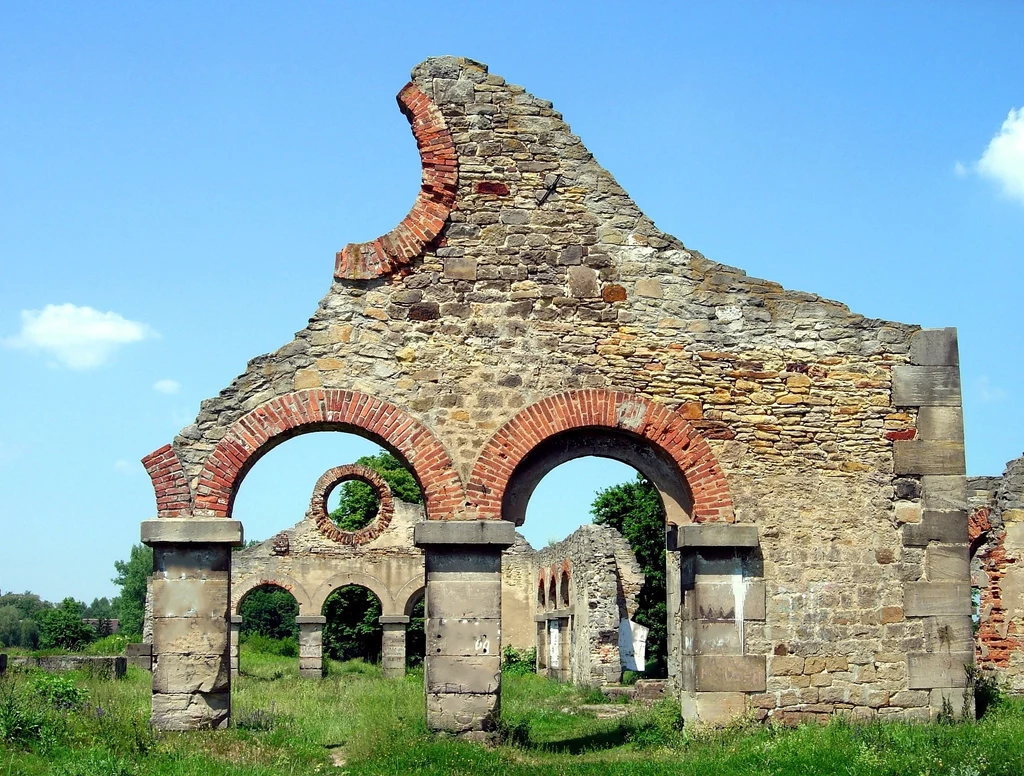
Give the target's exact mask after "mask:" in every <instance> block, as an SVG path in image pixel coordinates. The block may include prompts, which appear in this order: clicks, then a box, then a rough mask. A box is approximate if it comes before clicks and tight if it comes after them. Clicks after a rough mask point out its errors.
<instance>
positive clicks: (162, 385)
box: [153, 378, 181, 396]
mask: <svg viewBox="0 0 1024 776" xmlns="http://www.w3.org/2000/svg"><path fill="white" fill-rule="evenodd" d="M153 390H154V391H156V392H157V393H165V394H167V395H168V396H170V395H172V394H175V393H178V392H180V391H181V383H179V382H178V381H177V380H169V379H166V378H165V379H163V380H157V381H156V382H155V383H153Z"/></svg>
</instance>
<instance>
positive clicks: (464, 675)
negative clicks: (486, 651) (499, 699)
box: [426, 654, 501, 694]
mask: <svg viewBox="0 0 1024 776" xmlns="http://www.w3.org/2000/svg"><path fill="white" fill-rule="evenodd" d="M426 682H427V692H428V693H443V694H449V693H496V692H497V691H498V688H499V687H501V660H500V658H499V657H498V655H485V656H481V657H465V656H457V657H454V656H449V655H434V654H431V655H429V656H428V657H427V660H426Z"/></svg>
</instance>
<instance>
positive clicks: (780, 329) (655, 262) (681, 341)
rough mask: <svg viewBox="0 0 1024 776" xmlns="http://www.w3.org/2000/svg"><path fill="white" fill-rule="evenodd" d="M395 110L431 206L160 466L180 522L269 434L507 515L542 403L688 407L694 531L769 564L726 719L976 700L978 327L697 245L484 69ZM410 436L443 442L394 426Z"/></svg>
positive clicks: (436, 80) (933, 708) (458, 73)
mask: <svg viewBox="0 0 1024 776" xmlns="http://www.w3.org/2000/svg"><path fill="white" fill-rule="evenodd" d="M399 100H400V103H401V105H402V107H403V111H404V112H405V113H406V114H407V116H408V117H409V118H410V121H411V123H412V125H413V130H414V134H415V135H416V137H417V142H418V143H419V145H420V149H421V154H422V155H423V159H424V182H423V186H422V188H421V191H420V196H419V198H418V200H417V204H416V206H414V208H413V211H412V212H411V213H410V215H409V216H408V217H407V218H406V219H405V220H404V221H403V222H402V223H401V224H400V225H399V226H398V227H396V229H395V230H394V231H392V232H391V233H389V234H388V235H384V236H382V237H381V238H379V239H377V240H375V241H371V242H369V243H364V244H361V245H350V246H348V247H347V248H346V249H345V250H344V251H342V252H341V253H340V254H339V256H338V260H337V266H336V270H335V281H334V283H333V285H332V286H331V289H330V291H329V292H328V294H327V295H326V296H325V297H324V298H323V300H322V301H321V303H320V306H319V307H318V309H317V310H316V312H315V314H314V315H313V317H312V318H311V319H310V321H309V325H308V326H307V327H306V328H305V329H303V330H302V331H300V332H299V333H298V334H297V335H296V337H295V339H294V340H293V341H292V342H290V343H289V344H287V345H285V346H284V347H283V348H281V349H280V350H278V351H277V352H275V353H272V354H269V355H266V356H261V357H259V358H256V359H254V360H253V361H251V362H250V363H249V365H248V366H247V368H246V370H245V371H244V372H243V374H241V375H240V376H239V377H238V378H236V379H235V380H234V381H233V382H232V383H231V385H230V386H228V387H227V388H226V389H225V390H223V391H222V392H221V393H220V395H218V396H217V397H215V398H212V399H209V400H207V401H205V402H203V404H202V405H201V410H200V412H199V415H198V417H197V418H196V421H195V423H193V424H192V425H189V426H187V427H186V428H185V429H183V431H182V432H181V433H180V434H179V436H178V437H177V438H176V439H175V440H174V444H173V447H166V448H162V449H161V450H159V451H157V452H156V453H154V454H153V455H152V456H150V457H149V458H147V459H146V463H147V468H148V469H149V470H150V472H151V474H152V475H153V477H154V482H156V483H157V487H158V505H159V507H160V515H161V516H162V517H172V516H174V515H192V516H195V517H203V516H228V515H229V514H230V506H231V504H230V501H231V495H230V489H231V487H233V484H234V483H235V482H237V480H238V478H239V477H241V476H243V475H244V472H245V470H246V469H247V467H248V465H250V456H251V455H257V456H258V454H260V452H259V451H262V450H264V449H266V448H265V442H266V440H267V439H268V438H273V437H275V435H283V436H285V437H286V436H287V435H288V434H291V433H298V432H296V431H293V430H291V429H298V428H299V426H300V425H302V424H306V425H305V426H304V427H303V428H304V429H305V430H312V429H313V428H314V426H315V425H316V423H320V422H322V420H323V419H325V418H326V417H327V416H328V415H330V414H331V413H334V414H335V415H336V416H337V417H344V418H348V419H354V420H353V421H346V422H354V423H355V424H356V425H363V426H364V427H366V428H372V429H373V430H374V432H375V433H378V434H379V435H380V436H382V437H384V438H385V440H389V443H391V445H392V447H394V448H395V449H396V450H397V451H398V452H399V453H401V454H402V455H403V456H404V457H406V458H407V459H408V460H410V461H411V462H412V463H413V464H414V466H416V467H417V473H418V476H420V478H421V482H422V484H423V485H424V488H425V490H426V491H427V501H428V512H429V515H428V516H429V517H430V518H432V519H438V518H439V519H445V518H458V519H473V518H479V517H495V516H497V509H498V506H496V505H495V501H494V498H493V497H492V496H489V495H488V494H489V493H498V494H500V493H502V492H503V488H504V482H503V480H502V479H501V477H502V476H503V475H501V474H500V473H496V472H498V471H499V469H500V467H501V463H500V456H494V457H490V456H493V455H494V454H493V453H492V452H489V451H491V450H492V448H493V447H494V445H495V444H496V440H495V438H493V437H494V435H495V433H496V432H498V431H499V430H500V429H502V427H503V426H505V424H507V423H510V422H511V421H513V418H516V416H517V415H519V413H521V411H523V410H524V408H528V410H527V413H528V414H529V413H532V414H530V418H531V420H529V422H530V423H533V424H534V428H536V429H537V434H538V436H537V438H536V440H539V439H542V438H543V437H544V436H545V435H546V434H548V433H553V430H557V429H558V428H560V427H564V426H560V424H561V423H563V422H564V421H565V419H566V418H569V417H576V413H577V412H578V413H579V415H586V414H587V413H588V412H592V413H596V415H601V413H603V412H604V410H603V409H601V408H602V407H606V406H617V407H619V409H620V411H621V410H622V408H623V407H627V406H633V405H635V406H636V407H638V408H639V412H640V415H638V416H637V423H638V425H637V426H633V425H631V424H632V422H633V421H632V420H630V417H631V416H629V417H626V416H620V418H619V420H620V426H621V427H624V428H627V429H629V430H633V429H634V428H635V429H636V433H637V434H640V435H642V436H643V435H646V438H650V439H653V438H655V436H656V432H657V429H654V428H652V427H650V426H644V423H645V422H646V421H644V420H640V416H643V417H645V418H648V417H655V414H652V413H655V410H656V409H657V408H666V409H668V410H671V411H672V412H674V413H675V414H674V416H673V418H674V419H676V420H678V419H682V420H683V421H684V422H685V423H686V424H688V426H689V427H690V428H691V429H692V430H693V431H695V432H696V433H697V434H699V435H701V436H702V437H703V439H705V440H707V444H708V445H709V447H708V448H707V449H708V453H707V454H703V453H702V455H703V456H704V457H703V458H701V462H700V463H695V464H694V466H693V468H692V469H690V470H688V471H686V475H687V478H688V479H689V480H690V486H691V487H692V488H693V491H694V494H693V495H694V504H693V506H692V508H691V509H690V512H692V514H690V515H682V514H674V515H671V516H670V521H671V522H679V523H685V522H687V521H688V520H690V519H691V518H692V519H695V520H697V521H716V520H719V521H726V522H731V521H733V520H735V521H736V522H737V523H738V524H742V525H749V526H756V529H757V532H758V535H759V552H760V553H761V556H762V558H763V572H764V579H765V582H766V591H767V592H766V614H765V619H764V621H763V622H754V621H752V622H748V623H746V624H745V625H744V628H745V636H744V639H743V642H744V644H745V649H746V652H747V654H749V655H751V656H760V657H759V659H760V660H761V661H763V663H764V674H763V677H764V679H766V682H760V684H762V685H763V686H762V687H758V682H754V683H753V684H751V685H749V686H746V685H745V686H739V685H736V684H729V683H728V682H725V683H724V684H722V685H721V686H716V685H714V683H712V684H709V685H707V686H705V687H704V691H706V692H705V699H706V700H707V702H708V703H709V704H710V706H709V714H713V711H712V707H714V706H715V704H719V706H718V708H727V709H728V710H730V711H734V710H737V709H742V708H750V707H756V708H759V709H762V710H763V711H765V712H766V713H770V714H776V713H783V712H787V713H793V714H808V715H811V716H816V715H817V716H820V715H827V714H829V713H831V712H834V711H837V710H841V711H846V712H849V713H853V714H857V715H861V716H876V715H879V716H895V717H903V718H914V719H918V718H927V717H928V716H930V715H934V714H935V713H936V712H937V710H938V709H939V708H940V707H941V701H942V699H943V698H944V697H948V696H954V697H953V705H954V707H958V705H959V701H958V699H957V697H956V696H958V694H960V693H962V687H960V685H962V679H961V678H957V676H955V674H957V673H958V672H960V673H962V669H960V668H958V667H957V665H956V663H957V662H958V661H960V660H961V658H963V656H965V655H969V654H970V653H971V651H972V650H971V644H970V640H969V636H970V634H969V627H968V628H967V629H966V632H965V628H964V624H963V623H964V618H965V617H968V616H969V611H964V606H963V601H964V600H967V595H966V594H965V593H964V591H965V589H966V588H965V585H966V584H967V583H966V581H965V580H961V579H959V578H957V577H956V576H951V575H953V574H954V571H950V570H948V569H947V568H940V566H939V563H938V560H937V559H938V558H939V557H940V555H941V554H942V552H944V551H946V550H948V549H949V547H953V548H954V550H955V547H956V545H961V544H963V543H964V542H965V539H966V536H965V535H964V536H961V535H960V534H961V533H964V534H965V533H966V531H965V523H966V520H965V519H963V515H962V512H963V510H964V508H965V504H964V503H963V487H964V480H963V438H962V418H961V416H960V414H959V407H960V395H959V368H958V362H957V360H956V341H955V334H954V333H953V332H951V331H939V332H919V330H918V327H916V326H910V325H905V324H901V323H894V322H889V321H882V320H873V319H868V318H864V317H863V316H860V315H856V314H854V313H852V312H850V310H849V309H848V308H847V307H845V306H843V305H842V304H839V303H836V302H831V301H828V300H825V299H822V298H820V297H817V296H815V295H813V294H808V293H800V292H794V291H788V290H786V289H783V288H782V287H781V286H779V285H778V284H776V283H773V282H770V281H765V280H759V279H756V278H750V277H747V276H746V275H745V274H744V273H743V272H742V271H740V270H737V269H735V268H731V267H727V266H723V265H721V264H717V263H715V262H713V261H710V260H709V259H707V258H705V257H704V256H702V255H701V254H700V253H698V252H697V251H694V250H691V249H688V248H686V247H685V246H684V245H683V244H682V243H681V242H680V241H679V240H678V239H676V238H675V237H672V236H670V235H667V234H664V233H662V232H661V231H659V230H658V229H657V228H656V227H655V226H654V224H653V223H652V222H651V221H650V219H648V218H647V217H646V216H645V215H644V214H643V213H642V212H641V211H640V209H639V208H638V207H637V205H636V204H635V203H634V202H633V201H632V200H631V199H630V197H629V196H628V195H627V193H626V192H625V191H624V190H623V189H622V188H621V187H620V186H619V185H618V184H617V183H616V181H615V180H614V178H613V177H612V176H611V175H610V174H609V173H608V172H607V171H605V170H604V169H603V168H601V167H600V165H598V163H597V162H596V161H595V159H594V157H593V156H592V154H591V153H590V152H589V151H588V150H587V149H586V147H585V146H584V145H583V144H582V142H581V141H580V139H579V138H578V137H577V136H575V135H574V134H572V132H571V130H570V129H569V127H568V125H567V124H566V123H565V122H564V121H563V120H562V117H561V114H559V113H558V112H557V111H555V110H554V109H553V107H552V105H551V103H550V102H548V101H546V100H543V99H539V98H536V97H534V96H532V95H530V94H529V93H527V92H526V91H525V90H524V89H523V88H522V87H520V86H515V85H512V84H509V83H507V82H506V81H505V80H504V79H503V78H501V77H499V76H497V75H494V74H490V73H489V72H488V71H487V68H486V67H485V66H483V65H480V64H478V63H475V62H472V61H470V60H465V59H458V58H454V57H441V58H436V59H431V60H427V61H426V62H424V63H423V64H421V65H419V66H417V67H416V68H415V69H414V70H413V73H412V81H411V83H410V85H409V86H407V87H406V88H405V89H404V90H403V91H402V93H401V94H400V95H399ZM765 249H766V250H773V249H775V248H773V247H770V246H765ZM366 397H379V398H380V399H383V400H385V401H386V402H389V403H390V404H387V405H384V406H380V405H373V404H372V403H368V400H367V399H366ZM553 397H554V398H553ZM542 400H543V401H545V405H543V408H539V407H538V405H537V403H538V402H541V401H542ZM630 402H632V404H630ZM325 407H330V408H333V409H329V410H325V409H324V408H325ZM534 407H538V408H537V409H536V410H533V409H532V408H534ZM645 408H646V409H645ZM645 411H646V412H647V414H646V415H644V412H645ZM627 415H628V413H627ZM519 417H523V416H521V415H520V416H519ZM601 417H604V416H603V415H601ZM314 421H315V422H314ZM515 422H518V418H517V420H516V421H515ZM523 422H526V421H523ZM673 422H675V420H674V421H673ZM409 423H412V424H413V425H412V426H411V427H412V428H415V429H428V430H429V431H430V432H431V434H432V437H431V439H434V440H436V443H437V444H435V443H434V442H433V441H431V442H430V445H433V446H429V445H428V446H427V447H426V448H424V447H422V446H420V447H419V448H417V446H416V445H413V444H412V443H411V442H409V435H410V434H411V433H413V432H409V433H404V432H403V433H399V432H398V431H395V433H394V434H393V435H392V436H391V437H389V434H391V433H392V431H394V430H395V429H398V428H402V429H404V428H409V427H410V426H409V425H408V424H409ZM402 424H406V425H402ZM415 434H418V435H419V436H417V437H416V438H417V439H422V440H424V444H426V439H427V437H425V436H423V434H422V433H421V432H420V431H416V432H415ZM499 436H500V435H499ZM278 438H280V437H278ZM509 439H512V437H500V439H498V440H497V443H500V444H502V445H504V444H512V442H506V441H502V440H509ZM391 440H394V441H393V442H392V441H391ZM536 440H534V441H533V442H530V441H529V440H524V441H522V444H524V445H525V444H528V443H530V444H532V443H535V442H536ZM407 442H408V444H406V443H407ZM694 444H695V445H696V444H697V443H696V442H694ZM700 444H704V443H703V442H701V443H700ZM438 445H440V452H438ZM489 445H491V446H490V447H489ZM701 449H703V448H701ZM448 455H450V457H451V458H450V466H449V464H448V463H447V460H448V459H447V456H448ZM418 462H422V463H421V465H418V466H417V463H418ZM463 488H464V489H465V490H463ZM463 494H465V495H466V496H468V497H464V495H463ZM961 523H964V526H961ZM961 527H963V529H964V530H961ZM950 629H951V630H950ZM940 633H941V634H947V635H948V634H950V633H952V634H954V638H953V640H952V641H948V640H947V641H941V639H944V638H945V636H943V637H941V639H940V636H939V635H937V634H940ZM940 641H941V643H940ZM940 648H941V649H940ZM969 659H970V658H969V657H968V660H969ZM936 688H937V689H936ZM698 689H700V688H698ZM936 693H937V694H936ZM726 696H728V697H726ZM722 703H724V704H725V705H724V706H722V705H721V704H722ZM737 703H738V704H739V705H738V706H737Z"/></svg>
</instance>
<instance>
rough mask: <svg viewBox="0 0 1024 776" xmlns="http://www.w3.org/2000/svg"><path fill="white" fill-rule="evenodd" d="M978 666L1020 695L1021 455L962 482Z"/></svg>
mask: <svg viewBox="0 0 1024 776" xmlns="http://www.w3.org/2000/svg"><path fill="white" fill-rule="evenodd" d="M967 490H968V500H969V504H970V507H971V514H970V539H971V556H972V563H971V567H972V568H971V571H972V575H971V576H972V584H973V585H974V588H975V590H976V596H977V629H978V632H977V634H976V637H975V639H976V648H977V665H978V668H979V669H981V670H982V671H986V672H991V673H993V674H995V676H996V679H997V681H998V682H999V684H1000V685H1001V686H1003V687H1005V688H1006V689H1008V690H1010V691H1012V692H1016V693H1021V692H1024V456H1022V457H1021V458H1017V459H1015V460H1013V461H1010V462H1009V463H1008V464H1007V465H1006V470H1005V471H1004V472H1003V475H1002V476H1001V477H972V478H971V479H970V480H968V482H967Z"/></svg>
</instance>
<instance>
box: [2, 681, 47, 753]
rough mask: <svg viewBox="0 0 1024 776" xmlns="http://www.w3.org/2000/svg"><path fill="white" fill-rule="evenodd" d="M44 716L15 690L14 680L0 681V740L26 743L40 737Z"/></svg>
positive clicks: (44, 722)
mask: <svg viewBox="0 0 1024 776" xmlns="http://www.w3.org/2000/svg"><path fill="white" fill-rule="evenodd" d="M45 724H46V717H45V715H44V714H43V713H42V712H41V710H39V709H37V708H33V707H32V706H31V705H30V704H29V703H28V702H27V701H26V699H25V697H24V696H22V695H20V694H18V693H17V692H16V689H15V686H14V682H11V681H2V682H0V741H4V742H6V743H11V744H27V743H31V742H33V741H38V740H39V739H40V738H42V735H43V730H44V727H45Z"/></svg>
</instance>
